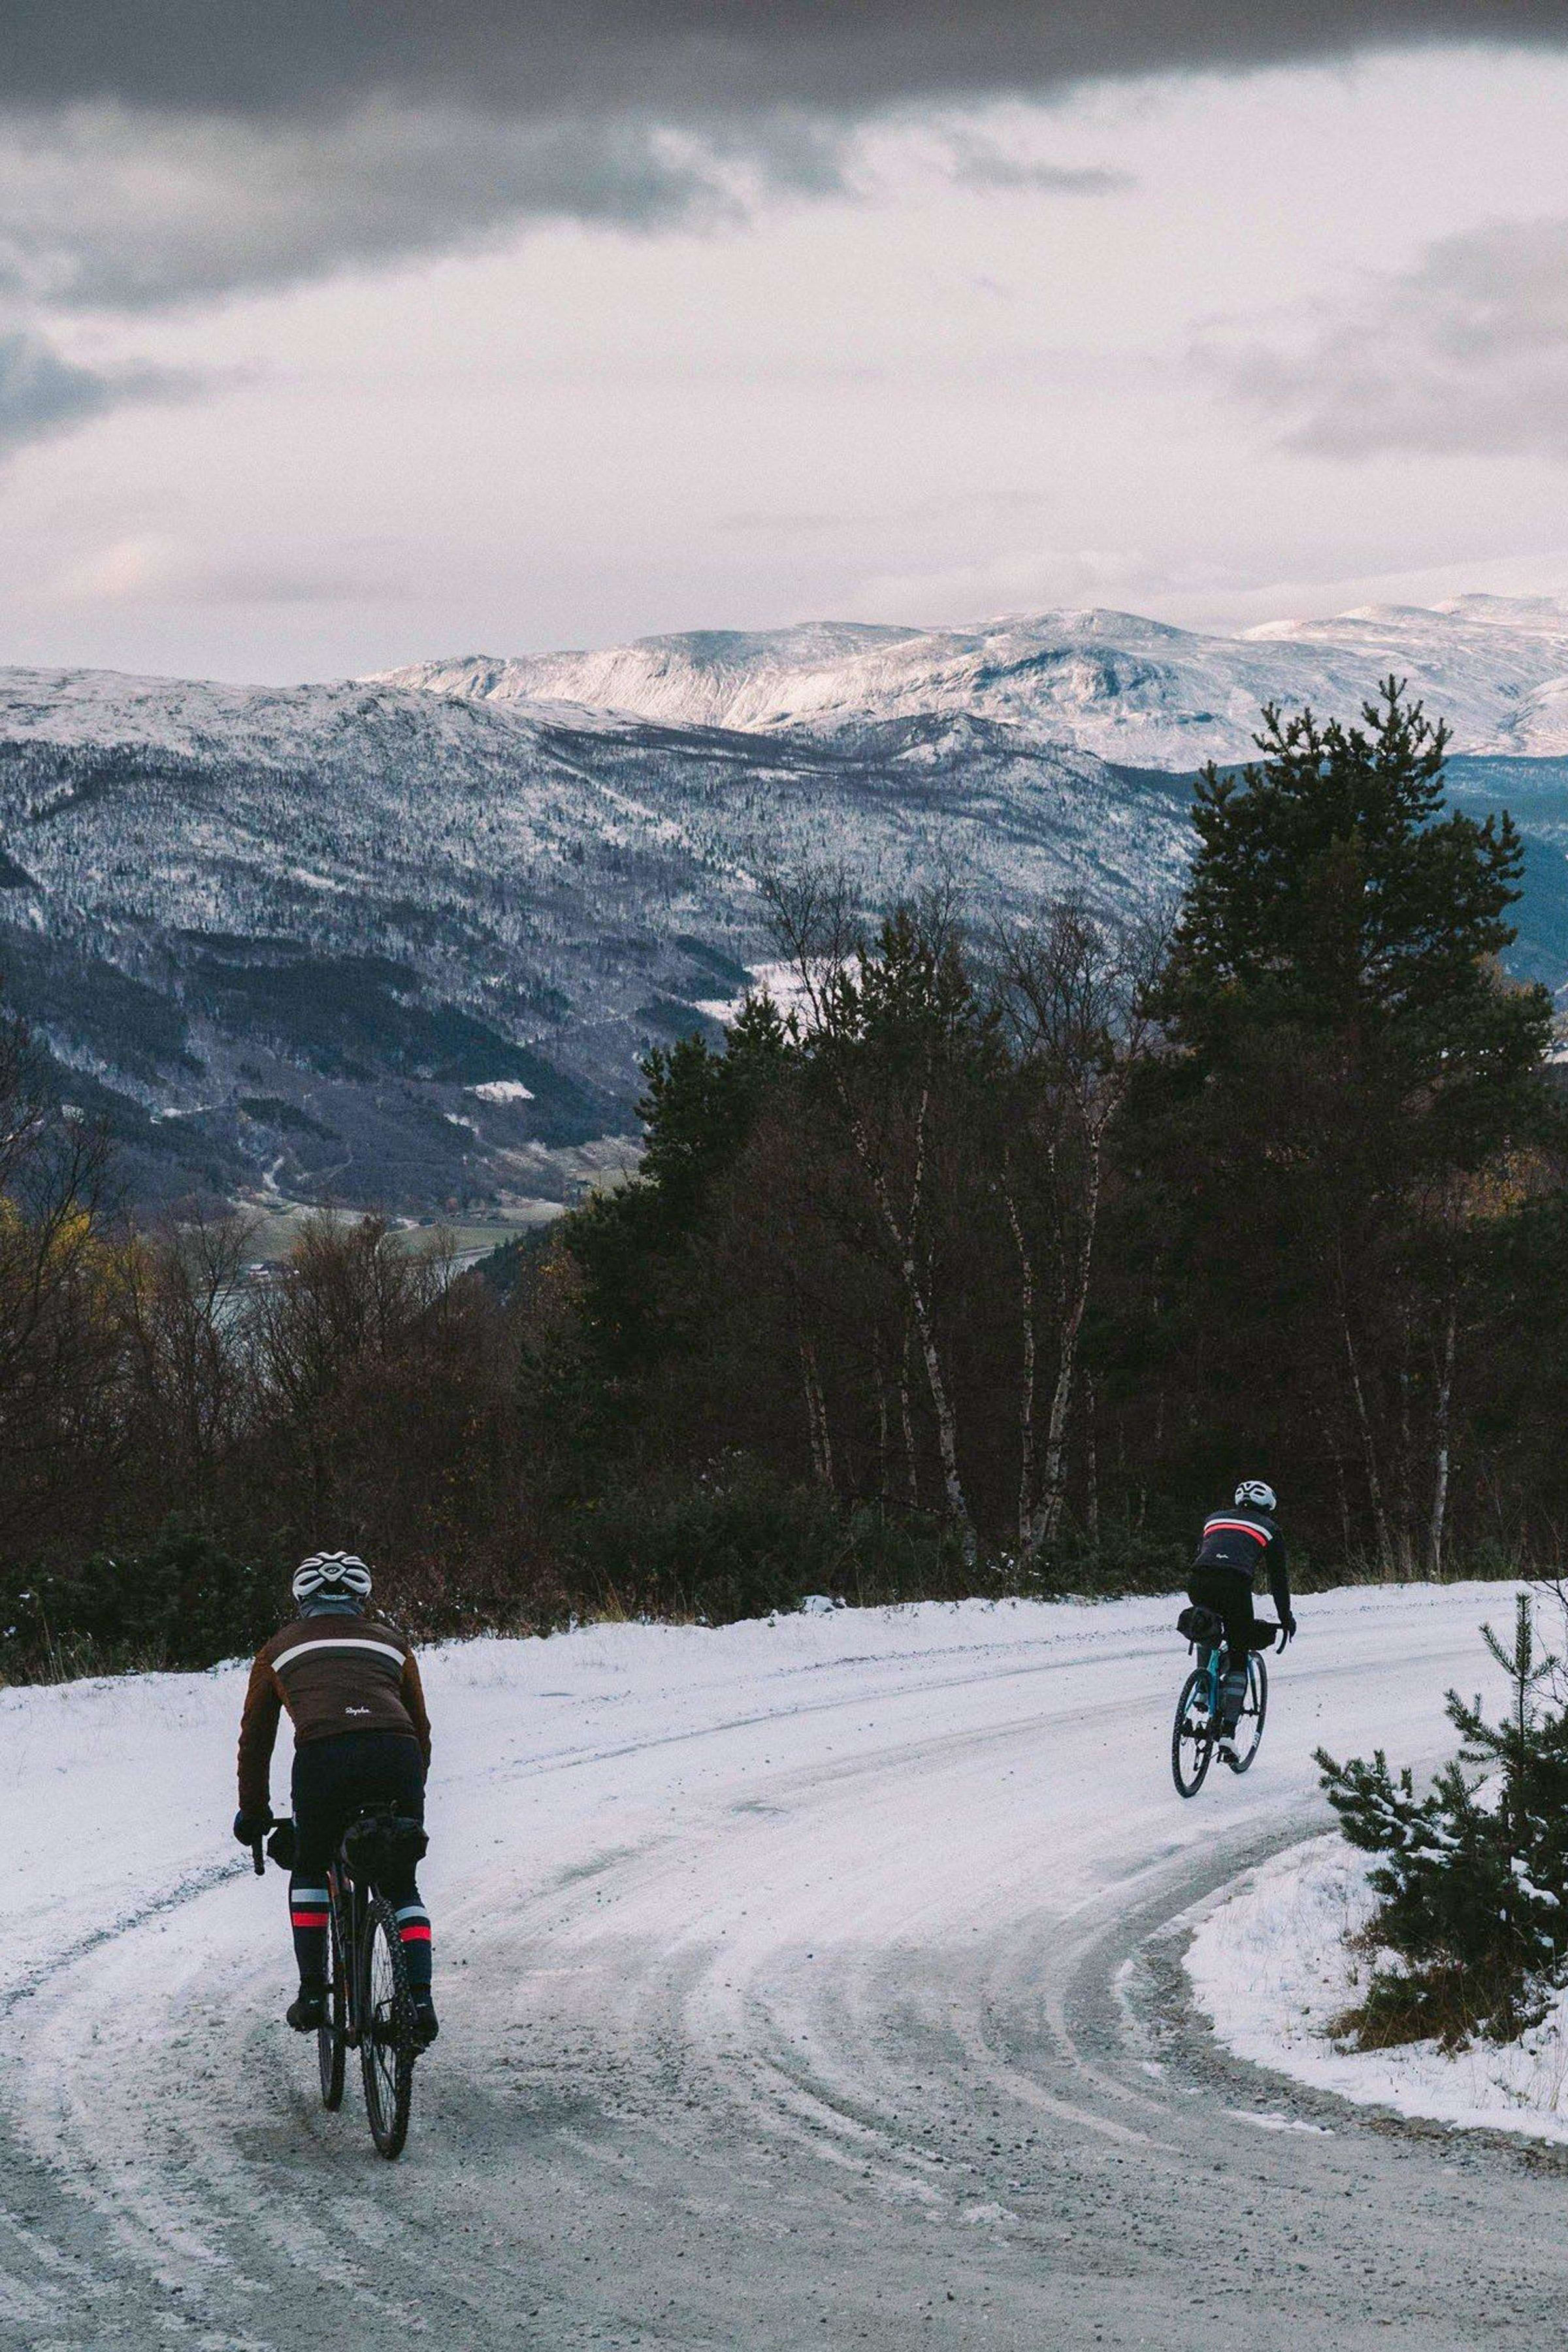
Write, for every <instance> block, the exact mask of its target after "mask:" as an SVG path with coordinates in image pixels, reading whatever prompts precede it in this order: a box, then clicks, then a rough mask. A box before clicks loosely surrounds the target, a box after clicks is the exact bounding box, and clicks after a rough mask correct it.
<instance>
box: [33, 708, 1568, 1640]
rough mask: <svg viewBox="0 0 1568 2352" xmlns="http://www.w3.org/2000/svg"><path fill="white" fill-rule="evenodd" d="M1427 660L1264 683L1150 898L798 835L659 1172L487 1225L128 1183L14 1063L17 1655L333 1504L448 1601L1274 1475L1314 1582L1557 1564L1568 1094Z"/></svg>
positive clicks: (478, 1613) (701, 1590)
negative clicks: (989, 890) (480, 1243)
mask: <svg viewBox="0 0 1568 2352" xmlns="http://www.w3.org/2000/svg"><path fill="white" fill-rule="evenodd" d="M1444 748H1445V745H1444V737H1443V734H1442V731H1441V730H1434V729H1433V728H1431V727H1429V726H1428V724H1427V722H1426V719H1425V718H1424V716H1423V715H1422V713H1421V712H1420V711H1419V709H1415V708H1412V707H1411V706H1409V705H1407V704H1406V703H1405V701H1404V700H1403V699H1402V698H1401V696H1400V694H1399V692H1398V690H1397V688H1395V686H1394V682H1393V681H1390V683H1389V688H1388V690H1387V693H1386V696H1385V698H1384V701H1383V703H1382V704H1381V705H1380V706H1378V707H1377V708H1375V709H1368V710H1367V711H1366V713H1365V714H1364V716H1363V724H1362V725H1361V726H1359V727H1341V726H1339V725H1338V724H1334V723H1330V724H1328V725H1320V724H1319V723H1318V722H1317V721H1316V720H1314V719H1312V718H1311V716H1310V714H1306V713H1303V714H1300V715H1299V716H1297V717H1294V718H1289V719H1287V718H1284V717H1282V716H1280V715H1279V714H1276V713H1268V714H1266V720H1265V731H1264V733H1263V735H1262V736H1261V737H1260V739H1259V749H1260V756H1259V759H1258V761H1257V762H1256V763H1254V765H1252V766H1251V767H1249V768H1247V770H1246V771H1245V772H1242V773H1241V774H1239V775H1221V774H1218V773H1217V772H1210V774H1209V775H1208V776H1207V777H1206V778H1205V781H1204V782H1203V785H1202V787H1201V789H1200V791H1199V793H1198V796H1197V799H1196V802H1195V804H1194V825H1195V828H1196V835H1197V839H1196V845H1195V853H1194V863H1193V866H1192V869H1191V874H1190V878H1189V882H1188V887H1187V889H1186V893H1185V896H1184V899H1183V901H1182V903H1181V905H1180V907H1179V908H1173V909H1172V910H1171V915H1170V919H1169V921H1168V922H1166V923H1165V924H1164V925H1163V926H1162V925H1161V924H1159V923H1156V922H1153V921H1151V922H1150V923H1149V924H1148V925H1147V926H1145V927H1143V928H1141V929H1118V928H1115V927H1112V926H1111V925H1110V924H1109V923H1108V922H1107V921H1106V920H1104V919H1103V918H1102V917H1101V916H1100V914H1099V913H1098V912H1097V911H1096V910H1095V908H1094V906H1093V903H1092V900H1091V898H1089V897H1087V896H1086V897H1085V898H1081V899H1073V900H1067V901H1061V902H1058V903H1056V904H1053V905H1050V906H1046V907H1042V908H1040V910H1039V913H1038V916H1037V919H1036V920H1034V921H1033V922H1030V923H1026V924H1016V925H1011V926H1000V925H996V924H993V923H989V922H987V921H986V920H985V919H984V914H983V910H981V909H978V908H967V907H965V906H964V905H963V902H962V900H961V898H959V896H958V894H957V893H956V892H946V893H939V894H936V895H932V896H928V897H926V898H921V899H920V900H919V901H917V902H913V903H910V904H907V905H904V906H901V907H900V908H896V909H895V910H894V911H893V912H892V913H891V914H890V915H889V916H888V917H887V919H885V920H881V921H878V922H868V921H867V920H866V919H865V918H864V916H863V913H862V911H861V909H860V908H859V906H858V903H857V901H856V898H855V896H854V893H853V891H852V889H851V887H850V886H849V885H848V884H847V881H846V880H845V879H844V878H843V877H837V876H835V875H832V874H824V873H818V874H805V875H797V876H795V877H792V878H790V879H788V880H785V881H781V882H779V883H777V884H776V885H774V886H773V887H772V890H771V894H770V895H771V906H772V913H773V926H774V930H775V935H776V939H777V942H778V947H777V952H778V954H779V956H780V959H781V961H783V962H784V964H785V965H786V966H787V967H788V968H789V969H790V971H792V972H793V975H794V979H793V987H792V989H791V991H790V992H789V993H788V1001H787V1008H786V1007H785V1006H781V1004H780V1003H775V1002H773V1000H772V999H770V998H768V997H765V996H764V997H762V998H759V999H757V1000H754V1001H752V1002H751V1003H748V1004H747V1005H746V1007H745V1009H744V1010H743V1011H742V1013H740V1015H739V1017H738V1018H737V1020H736V1021H735V1022H734V1024H733V1025H732V1026H731V1028H730V1030H729V1031H728V1033H727V1035H726V1039H725V1042H724V1044H723V1045H721V1046H717V1047H716V1046H714V1045H709V1044H707V1043H705V1042H704V1041H703V1040H702V1039H701V1038H699V1037H690V1038H687V1039H684V1040H682V1041H680V1042H679V1043H677V1044H676V1045H673V1046H672V1047H671V1048H670V1049H669V1050H668V1051H665V1052H658V1053H655V1054H653V1055H651V1056H650V1058H649V1061H648V1064H647V1095H646V1099H645V1101H644V1104H643V1107H642V1115H643V1121H644V1128H645V1136H646V1147H647V1148H646V1153H645V1157H644V1160H643V1162H642V1166H641V1170H640V1172H639V1173H638V1175H637V1178H636V1179H635V1180H634V1181H630V1182H628V1183H627V1184H626V1185H624V1186H622V1187H621V1188H620V1189H618V1190H616V1191H613V1192H605V1193H602V1194H599V1195H596V1196H595V1197H594V1198H592V1199H590V1200H589V1201H588V1202H585V1203H584V1205H583V1206H581V1207H580V1208H578V1209H577V1210H575V1211H574V1213H572V1214H570V1215H569V1216H567V1217H565V1218H563V1220H562V1221H561V1222H560V1223H558V1224H556V1225H555V1226H554V1227H552V1228H551V1229H550V1230H549V1231H548V1232H547V1233H546V1234H542V1235H540V1236H538V1237H536V1238H533V1239H531V1240H529V1241H527V1242H525V1243H520V1244H516V1245H514V1246H513V1247H512V1248H511V1249H510V1250H509V1251H507V1252H506V1253H504V1254H502V1255H500V1257H498V1259H497V1260H496V1261H495V1262H494V1263H493V1264H492V1265H489V1266H488V1267H485V1268H481V1269H480V1270H479V1271H476V1272H474V1273H470V1274H466V1275H462V1276H457V1277H456V1278H454V1277H453V1276H452V1273H451V1269H450V1267H449V1265H447V1263H446V1262H445V1260H444V1258H443V1255H442V1251H441V1246H440V1244H439V1243H438V1242H437V1243H435V1244H432V1245H431V1246H430V1247H429V1248H427V1249H426V1250H423V1251H416V1252H412V1253H410V1252H409V1251H408V1250H407V1249H406V1247H405V1246H404V1245H403V1244H401V1242H399V1241H395V1239H394V1238H393V1237H392V1236H391V1235H390V1234H389V1233H388V1232H387V1230H386V1228H385V1227H384V1226H383V1225H381V1224H379V1223H376V1222H375V1221H374V1220H372V1221H369V1222H365V1223H353V1224H351V1223H346V1222H342V1221H339V1220H335V1219H334V1218H332V1217H331V1215H323V1216H322V1217H321V1218H320V1219H318V1220H316V1221H314V1222H312V1223H311V1224H310V1226H309V1227H308V1228H307V1229H306V1230H305V1231H304V1232H303V1233H302V1234H301V1235H300V1240H299V1242H298V1243H297V1244H296V1246H295V1247H294V1248H293V1250H292V1251H291V1252H290V1254H289V1256H288V1257H287V1258H286V1259H285V1260H284V1261H283V1262H282V1263H281V1265H279V1266H278V1267H277V1268H276V1269H275V1270H274V1271H273V1272H272V1274H271V1275H270V1276H269V1277H268V1279H266V1280H247V1279H246V1278H245V1277H244V1268H245V1265H246V1262H247V1255H248V1253H247V1236H246V1232H245V1228H244V1225H243V1222H242V1221H238V1220H234V1219H226V1218H220V1219H216V1220H212V1219H202V1218H199V1217H195V1216H192V1217H188V1218H186V1219H184V1220H183V1221H181V1222H180V1223H176V1224H172V1225H170V1226H169V1227H167V1228H166V1229H163V1230H159V1231H139V1230H136V1229H135V1228H134V1226H133V1225H132V1223H128V1222H127V1220H126V1219H125V1218H124V1217H123V1216H121V1215H120V1214H119V1213H117V1212H116V1209H115V1206H114V1202H113V1199H112V1169H111V1168H110V1167H109V1166H107V1165H106V1163H105V1160H104V1156H103V1154H102V1152H101V1151H100V1150H99V1148H98V1147H97V1145H96V1144H95V1142H94V1140H93V1139H92V1138H91V1137H90V1135H89V1134H88V1133H87V1132H86V1131H85V1130H83V1129H81V1128H79V1127H74V1128H73V1127H71V1126H70V1125H68V1124H63V1123H62V1122H61V1121H60V1119H59V1118H58V1117H57V1116H56V1115H55V1114H53V1113H51V1111H50V1110H49V1108H47V1105H46V1104H44V1103H43V1102H42V1101H41V1100H40V1099H38V1098H37V1097H36V1095H35V1094H34V1093H33V1092H32V1091H31V1089H30V1082H29V1078H28V1075H27V1049H26V1039H25V1038H24V1037H23V1036H22V1035H21V1034H20V1033H19V1032H18V1031H17V1030H16V1028H15V1027H14V1026H13V1027H12V1028H11V1029H10V1030H8V1031H7V1032H6V1037H5V1055H6V1059H5V1063H4V1066H3V1067H0V1094H3V1096H4V1101H3V1103H0V1129H4V1131H5V1134H6V1136H7V1137H8V1138H9V1140H8V1141H7V1142H6V1143H5V1145H4V1146H0V1190H3V1192H4V1195H5V1203H6V1205H5V1211H4V1214H3V1217H0V1674H4V1675H9V1676H11V1677H13V1678H15V1677H19V1676H24V1675H40V1674H56V1675H58V1674H66V1673H71V1672H81V1671H89V1670H92V1669H95V1668H97V1669H103V1668H110V1667H114V1666H118V1665H123V1664H163V1663H166V1664H200V1663H203V1662H205V1661H207V1660H210V1659H213V1658H216V1657H217V1656H220V1655H224V1654H233V1653H234V1652H237V1651H239V1650H242V1649H244V1648H245V1647H246V1646H247V1644H248V1643H250V1642H251V1641H252V1640H253V1639H254V1638H256V1636H257V1635H258V1634H259V1633H261V1632H262V1631H264V1630H266V1629H267V1628H268V1627H269V1626H270V1624H271V1623H272V1622H274V1620H275V1608H276V1594H277V1591H279V1580H280V1578H281V1576H282V1572H283V1570H284V1569H285V1567H286V1566H287V1564H289V1562H290V1561H291V1560H292V1559H294V1558H296V1557H297V1556H298V1555H299V1553H300V1551H301V1550H303V1549H311V1548H314V1547H316V1546H319V1545H334V1546H335V1545H351V1546H353V1547H354V1548H355V1549H359V1550H361V1551H363V1553H364V1554H365V1555H366V1556H367V1557H369V1558H371V1559H374V1561H375V1562H376V1564H377V1566H378V1569H379V1570H380V1571H381V1574H382V1579H383V1590H384V1592H385V1595H386V1598H387V1601H388V1604H389V1605H390V1606H391V1607H392V1608H393V1609H395V1611H398V1612H401V1613H402V1614H403V1616H404V1617H405V1619H406V1620H407V1622H409V1623H410V1625H411V1627H413V1628H414V1629H416V1630H417V1631H419V1632H420V1633H425V1634H430V1633H449V1632H459V1631H471V1630H477V1629H479V1628H481V1627H492V1626H512V1627H544V1626H550V1625H556V1624H561V1623H564V1622H568V1621H569V1620H570V1619H571V1618H573V1617H574V1615H585V1614H599V1615H605V1614H611V1615H613V1614H616V1613H620V1614H626V1615H644V1614H651V1615H673V1616H685V1617H692V1618H699V1619H708V1620H713V1621H716V1620H719V1619H721V1618H726V1617H733V1616H740V1615H749V1614H752V1613H755V1612H763V1611H766V1610H768V1609H771V1608H775V1607H784V1606H789V1605H792V1604H793V1603H795V1602H796V1601H798V1600H799V1599H800V1597H801V1596H802V1595H803V1594H804V1593H805V1592H808V1591H826V1592H834V1593H839V1594H843V1595H844V1596H846V1597H847V1598H850V1599H853V1600H858V1601H881V1600H897V1599H912V1598H916V1597H920V1596H926V1595H934V1596H944V1595H956V1594H959V1593H965V1592H994V1593H998V1594H1002V1593H1008V1592H1040V1593H1046V1592H1064V1591H1071V1592H1084V1593H1098V1592H1111V1591H1140V1590H1149V1591H1154V1590H1169V1589H1170V1588H1171V1586H1172V1585H1173V1584H1174V1583H1176V1582H1177V1581H1178V1580H1179V1579H1180V1576H1181V1573H1182V1570H1183V1569H1184V1565H1185V1562H1186V1559H1187V1557H1188V1552H1189V1547H1190V1542H1191V1536H1192V1527H1193V1522H1194V1517H1196V1516H1197V1515H1199V1514H1201V1512H1202V1511H1203V1510H1204V1509H1205V1508H1206V1507H1210V1506H1212V1504H1213V1502H1214V1500H1215V1496H1216V1494H1219V1493H1223V1492H1225V1491H1226V1490H1227V1489H1228V1487H1229V1486H1230V1484H1231V1483H1232V1482H1233V1480H1234V1479H1235V1478H1236V1477H1237V1475H1264V1476H1267V1477H1268V1478H1269V1479H1270V1480H1272V1481H1273V1483H1274V1484H1275V1485H1276V1486H1278V1487H1279V1491H1280V1494H1281V1496H1282V1498H1283V1504H1284V1510H1285V1516H1286V1520H1287V1524H1288V1526H1289V1532H1290V1537H1291V1542H1292V1549H1293V1552H1294V1553H1295V1555H1296V1557H1297V1559H1298V1561H1299V1562H1300V1569H1301V1573H1300V1577H1299V1581H1300V1583H1302V1584H1303V1585H1304V1586H1305V1587H1306V1588H1307V1589H1310V1586H1311V1584H1312V1582H1313V1581H1314V1580H1316V1581H1320V1582H1321V1581H1340V1580H1347V1579H1351V1578H1364V1577H1374V1578H1386V1579H1398V1578H1405V1577H1411V1576H1417V1575H1425V1576H1436V1577H1445V1576H1452V1575H1456V1574H1461V1573H1465V1574H1472V1573H1480V1574H1488V1573H1491V1574H1503V1573H1514V1572H1518V1571H1521V1570H1531V1569H1532V1568H1546V1567H1549V1566H1552V1565H1554V1563H1555V1561H1556V1559H1557V1558H1558V1554H1559V1549H1560V1530H1561V1529H1562V1528H1563V1525H1564V1524H1568V1461H1565V1460H1564V1457H1563V1452H1562V1447H1561V1444H1560V1432H1561V1429H1562V1427H1563V1423H1564V1420H1565V1417H1568V1129H1565V1126H1564V1120H1563V1114H1562V1111H1561V1109H1560V1108H1559V1101H1558V1096H1557V1093H1556V1090H1555V1088H1554V1087H1553V1086H1552V1083H1551V1076H1550V1070H1549V1066H1548V1065H1547V1062H1546V1055H1547V1050H1548V1046H1549V1043H1550V1031H1551V1007H1550V1004H1549V1002H1548V1000H1547V998H1546V997H1545V995H1544V993H1543V992H1542V991H1541V990H1539V989H1532V988H1520V987H1516V986H1513V985H1512V984H1510V982H1507V981H1506V980H1505V979H1504V977H1503V976H1502V974H1501V971H1500V965H1499V962H1498V957H1499V954H1500V950H1502V949H1503V948H1504V947H1505V946H1506V945H1507V944H1508V942H1509V940H1510V938H1511V936H1512V934H1511V930H1510V921H1509V913H1510V908H1511V906H1512V905H1513V903H1514V901H1515V900H1516V898H1517V896H1518V885H1519V879H1520V875H1521V853H1520V848H1519V844H1518V841H1517V838H1516V836H1515V835H1514V833H1513V830H1512V828H1511V826H1510V824H1509V823H1508V821H1507V819H1506V818H1505V819H1502V820H1500V821H1499V820H1494V819H1490V818H1489V819H1488V820H1487V822H1486V823H1485V824H1478V823H1476V822H1475V821H1473V820H1472V819H1471V818H1469V817H1468V816H1466V815H1464V814H1457V813H1453V812H1450V811H1448V810H1447V808H1446V807H1445V805H1444V801H1443V786H1442V772H1443V754H1444Z"/></svg>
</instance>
